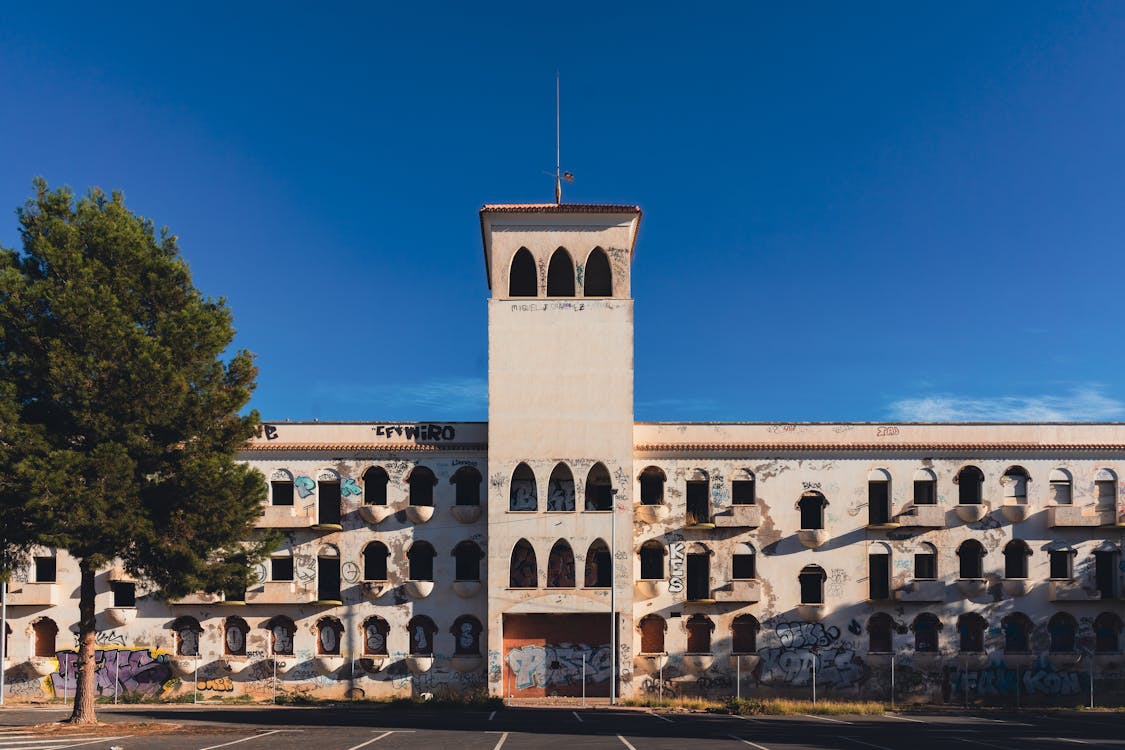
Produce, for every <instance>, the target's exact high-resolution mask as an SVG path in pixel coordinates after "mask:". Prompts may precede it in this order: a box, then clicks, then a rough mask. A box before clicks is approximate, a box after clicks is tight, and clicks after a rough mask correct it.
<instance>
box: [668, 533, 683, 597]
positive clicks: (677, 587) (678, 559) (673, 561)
mask: <svg viewBox="0 0 1125 750" xmlns="http://www.w3.org/2000/svg"><path fill="white" fill-rule="evenodd" d="M684 547H685V545H684V543H683V542H672V543H671V544H670V545H668V549H669V552H670V554H669V556H668V560H669V567H670V568H671V569H672V577H671V578H670V579H669V580H668V592H669V593H672V594H678V593H680V592H681V591H683V590H684V562H685V561H686V560H687V558H686V557H685V555H684Z"/></svg>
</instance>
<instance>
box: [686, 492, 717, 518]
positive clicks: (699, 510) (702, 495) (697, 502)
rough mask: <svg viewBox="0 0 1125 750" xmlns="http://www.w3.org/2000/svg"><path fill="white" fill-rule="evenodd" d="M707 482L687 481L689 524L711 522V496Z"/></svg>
mask: <svg viewBox="0 0 1125 750" xmlns="http://www.w3.org/2000/svg"><path fill="white" fill-rule="evenodd" d="M707 487H708V483H707V482H688V483H687V513H688V517H689V518H688V524H689V525H690V524H696V523H710V522H711V498H710V497H708V489H707Z"/></svg>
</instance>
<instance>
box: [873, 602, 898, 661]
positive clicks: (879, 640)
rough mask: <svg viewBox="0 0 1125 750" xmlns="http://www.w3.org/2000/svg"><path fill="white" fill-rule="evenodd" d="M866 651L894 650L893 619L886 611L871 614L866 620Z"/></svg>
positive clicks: (881, 651) (881, 652) (876, 652)
mask: <svg viewBox="0 0 1125 750" xmlns="http://www.w3.org/2000/svg"><path fill="white" fill-rule="evenodd" d="M867 651H868V652H869V653H872V654H888V653H890V652H891V651H894V621H893V620H891V616H890V615H888V614H887V613H886V612H879V613H877V614H874V615H871V617H870V618H869V619H868V620H867Z"/></svg>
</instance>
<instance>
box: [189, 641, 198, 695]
mask: <svg viewBox="0 0 1125 750" xmlns="http://www.w3.org/2000/svg"><path fill="white" fill-rule="evenodd" d="M198 650H199V647H198V646H196V651H197V652H198ZM191 702H192V703H199V654H198V653H196V655H195V695H193V696H192V700H191Z"/></svg>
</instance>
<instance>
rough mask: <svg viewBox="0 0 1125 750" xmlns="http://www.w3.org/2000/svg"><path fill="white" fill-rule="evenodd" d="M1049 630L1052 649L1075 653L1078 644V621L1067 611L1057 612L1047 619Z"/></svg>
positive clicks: (1059, 651)
mask: <svg viewBox="0 0 1125 750" xmlns="http://www.w3.org/2000/svg"><path fill="white" fill-rule="evenodd" d="M1047 632H1048V633H1049V634H1050V636H1051V651H1053V652H1057V653H1067V654H1069V653H1074V650H1075V647H1076V646H1077V645H1078V638H1077V636H1078V622H1077V621H1076V620H1075V619H1074V618H1073V617H1071V616H1070V615H1068V614H1067V613H1066V612H1056V613H1055V614H1054V615H1053V616H1052V617H1051V619H1050V620H1048V621H1047Z"/></svg>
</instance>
